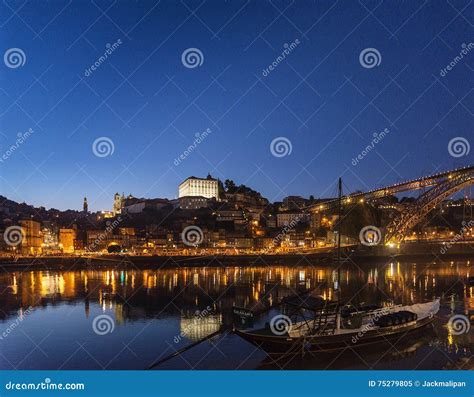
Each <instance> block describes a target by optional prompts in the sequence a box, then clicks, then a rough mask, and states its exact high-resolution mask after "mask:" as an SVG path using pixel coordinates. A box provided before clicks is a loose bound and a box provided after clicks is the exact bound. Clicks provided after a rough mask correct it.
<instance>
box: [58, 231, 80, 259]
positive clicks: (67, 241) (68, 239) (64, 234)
mask: <svg viewBox="0 0 474 397" xmlns="http://www.w3.org/2000/svg"><path fill="white" fill-rule="evenodd" d="M75 239H76V231H75V230H74V229H59V247H60V248H61V249H62V251H63V252H64V253H66V254H72V253H73V252H74V240H75Z"/></svg>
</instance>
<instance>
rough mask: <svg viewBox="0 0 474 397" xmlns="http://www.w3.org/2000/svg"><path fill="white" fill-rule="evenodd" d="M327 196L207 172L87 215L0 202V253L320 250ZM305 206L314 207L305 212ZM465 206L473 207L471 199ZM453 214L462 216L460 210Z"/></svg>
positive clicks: (386, 209)
mask: <svg viewBox="0 0 474 397" xmlns="http://www.w3.org/2000/svg"><path fill="white" fill-rule="evenodd" d="M224 185H225V186H224ZM327 200H328V199H319V200H318V199H316V200H315V199H314V198H311V197H310V198H308V199H306V198H303V197H300V196H288V197H285V198H284V199H283V200H282V201H281V202H275V203H270V202H269V201H268V200H267V199H266V198H264V197H262V196H261V195H260V193H258V192H256V191H254V190H252V189H250V188H248V187H246V186H244V185H240V186H235V185H234V184H233V182H232V181H225V184H223V183H222V182H221V181H220V180H218V179H215V178H213V177H212V176H211V175H208V176H207V177H206V178H197V177H194V176H191V177H189V178H187V179H185V180H184V181H183V182H182V183H181V184H180V185H179V187H178V197H177V198H175V199H171V200H169V199H165V198H153V199H148V198H137V197H134V196H132V195H129V196H125V195H124V194H122V195H120V194H118V193H116V194H115V196H114V201H113V207H112V211H100V212H95V213H91V212H89V210H88V203H87V199H86V198H85V199H84V206H83V211H82V212H79V211H71V210H69V211H65V212H61V211H58V210H45V209H44V208H43V209H42V210H41V211H39V209H37V208H36V209H34V211H30V212H31V213H30V215H28V216H25V214H28V212H27V211H26V210H27V207H25V205H24V204H21V205H18V208H20V209H16V208H15V207H14V206H10V207H8V208H6V207H5V206H3V207H2V205H1V204H0V214H1V215H2V218H3V219H4V224H3V225H0V234H3V236H0V252H3V253H7V254H11V253H15V254H21V255H56V254H86V253H89V252H99V253H106V252H109V253H112V252H129V253H132V254H160V253H167V254H185V253H186V252H190V251H193V250H194V252H195V250H196V249H201V250H208V251H210V252H216V253H247V252H276V253H278V252H288V251H291V250H301V249H316V248H325V247H331V246H333V245H334V243H335V240H336V234H335V232H334V226H335V224H336V223H337V219H338V218H337V215H336V214H335V213H333V212H331V211H318V210H314V209H315V208H318V206H319V205H318V203H319V202H322V201H327ZM361 205H363V204H361ZM309 206H311V207H312V208H313V210H311V211H310V210H308V208H309ZM457 206H458V204H456V203H454V202H448V203H446V204H443V206H442V207H441V209H440V211H443V212H446V213H448V212H450V211H451V210H452V209H458V207H457ZM459 208H460V207H459ZM469 208H471V212H472V203H471V204H470V207H469ZM377 210H378V211H379V213H380V214H382V216H385V214H390V213H392V212H394V211H397V205H396V204H391V203H390V202H387V203H383V202H380V203H378V204H377ZM457 213H458V214H460V216H461V215H462V216H463V217H464V216H465V214H463V213H462V211H460V210H457ZM38 214H39V215H38ZM191 226H192V227H197V228H198V230H199V236H198V237H199V238H198V242H197V244H196V245H195V246H190V245H189V244H186V241H183V235H182V233H183V231H184V230H186V228H188V227H191ZM9 227H20V228H21V233H22V239H21V240H22V241H21V243H20V244H17V245H12V244H8V238H7V236H6V235H5V234H6V232H7V231H8V228H9ZM357 230H358V229H356V231H357ZM471 231H472V230H470V231H469V233H470V232H471ZM452 235H453V231H452V230H448V229H445V230H444V229H442V228H439V227H436V226H434V227H433V228H432V229H428V228H424V229H423V231H422V232H415V233H414V235H413V237H412V238H413V239H418V238H427V237H430V238H432V239H433V238H444V239H446V238H450V236H451V237H452ZM341 240H342V244H344V245H350V244H357V243H358V240H357V236H356V233H353V235H352V237H350V236H345V235H342V236H341Z"/></svg>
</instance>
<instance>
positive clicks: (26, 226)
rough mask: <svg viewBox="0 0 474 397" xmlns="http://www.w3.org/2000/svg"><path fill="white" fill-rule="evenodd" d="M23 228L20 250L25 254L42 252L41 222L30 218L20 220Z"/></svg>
mask: <svg viewBox="0 0 474 397" xmlns="http://www.w3.org/2000/svg"><path fill="white" fill-rule="evenodd" d="M20 226H21V227H22V229H23V236H24V238H23V240H22V242H21V251H22V253H23V254H25V255H38V254H41V252H42V248H41V247H42V243H43V238H42V236H41V224H40V223H39V222H36V221H32V220H23V221H20Z"/></svg>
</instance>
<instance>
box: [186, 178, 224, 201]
mask: <svg viewBox="0 0 474 397" xmlns="http://www.w3.org/2000/svg"><path fill="white" fill-rule="evenodd" d="M186 196H202V197H206V198H209V199H210V198H215V199H216V200H219V185H218V182H217V179H214V178H213V177H211V175H210V174H209V175H208V176H207V178H196V177H194V176H190V177H189V178H187V179H185V180H184V181H183V182H181V184H180V185H179V193H178V197H186Z"/></svg>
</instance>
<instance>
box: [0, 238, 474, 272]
mask: <svg viewBox="0 0 474 397" xmlns="http://www.w3.org/2000/svg"><path fill="white" fill-rule="evenodd" d="M408 248H409V249H407V247H403V249H397V250H393V249H389V248H386V247H373V248H372V247H370V248H367V247H364V248H362V249H356V250H346V251H345V252H343V255H342V257H341V261H345V262H347V263H357V264H364V263H373V262H380V261H391V260H409V261H413V260H420V261H427V260H433V261H438V262H443V261H451V260H456V259H469V258H473V259H474V247H473V246H472V245H463V246H458V247H452V248H451V249H450V250H448V251H446V252H444V253H443V250H442V248H443V245H441V244H429V245H426V244H425V245H416V246H415V245H410V246H409V247H408ZM334 261H335V254H334V253H333V252H327V251H326V252H313V253H309V254H298V253H291V254H275V255H258V254H251V255H250V254H249V255H200V256H189V255H188V256H184V255H183V256H181V255H175V256H168V255H165V256H158V255H156V256H150V255H148V256H140V255H98V256H70V255H69V256H66V255H64V256H44V257H20V258H16V259H14V258H0V268H1V269H2V270H3V271H6V270H9V269H12V270H13V269H25V268H31V269H71V268H85V267H111V266H120V267H128V266H131V267H136V268H154V267H157V268H174V267H186V266H197V267H204V266H206V267H220V266H267V265H285V266H298V265H307V264H313V263H314V264H316V263H317V264H318V265H324V264H332V263H334Z"/></svg>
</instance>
